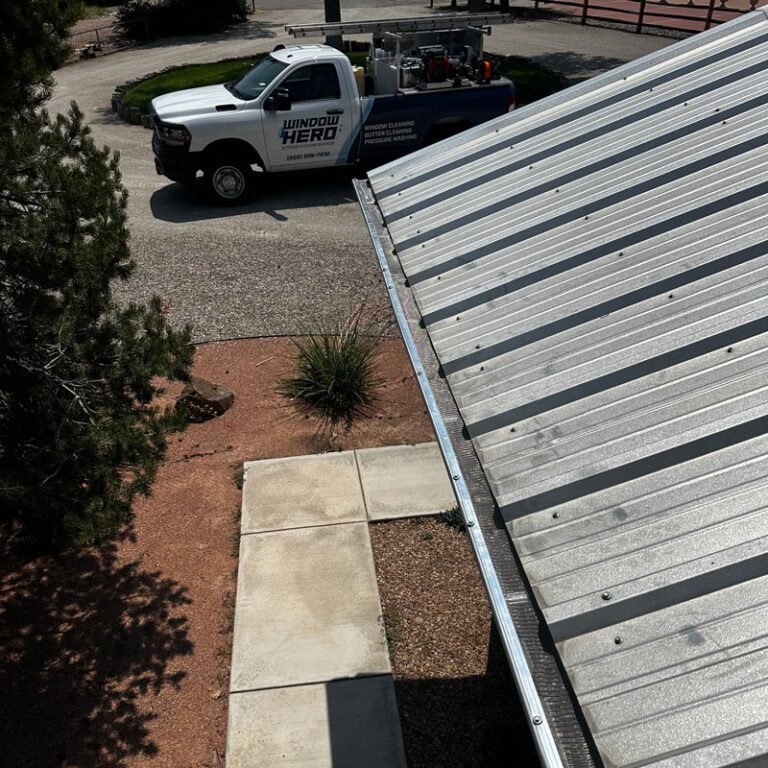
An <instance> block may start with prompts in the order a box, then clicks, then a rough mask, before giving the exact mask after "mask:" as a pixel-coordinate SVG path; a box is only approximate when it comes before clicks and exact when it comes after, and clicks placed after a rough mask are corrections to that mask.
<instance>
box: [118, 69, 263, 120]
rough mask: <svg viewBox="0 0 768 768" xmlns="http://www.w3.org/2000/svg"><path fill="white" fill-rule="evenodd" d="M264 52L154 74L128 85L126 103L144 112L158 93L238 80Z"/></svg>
mask: <svg viewBox="0 0 768 768" xmlns="http://www.w3.org/2000/svg"><path fill="white" fill-rule="evenodd" d="M260 58H261V56H253V57H252V58H249V59H234V60H233V59H230V60H228V61H218V62H215V63H214V64H191V65H188V66H184V67H179V68H178V69H173V70H171V71H170V72H164V73H163V74H162V75H155V76H154V77H150V78H148V79H147V80H143V81H142V82H140V83H138V85H134V86H133V88H129V89H128V90H127V91H126V92H125V93H124V94H123V103H124V104H125V105H126V106H128V107H139V108H141V111H142V112H148V111H149V102H150V101H152V99H154V98H155V96H162V95H163V94H164V93H171V91H181V90H183V89H184V88H197V87H199V86H201V85H214V84H216V83H229V82H231V81H233V80H239V79H240V77H241V76H242V75H243V74H245V73H246V72H247V71H248V70H249V69H250V68H251V67H252V66H253V65H254V64H255V63H256V62H257V61H258V60H259V59H260Z"/></svg>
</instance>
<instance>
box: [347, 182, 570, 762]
mask: <svg viewBox="0 0 768 768" xmlns="http://www.w3.org/2000/svg"><path fill="white" fill-rule="evenodd" d="M353 185H354V188H355V193H356V194H357V198H358V201H359V202H360V207H361V210H362V211H363V217H364V218H365V223H366V226H367V227H368V232H369V233H370V236H371V240H372V242H373V245H374V249H375V251H376V257H377V258H378V261H379V266H380V267H381V271H382V274H383V276H384V282H385V285H386V288H387V292H388V294H389V299H390V302H391V303H392V308H393V310H394V313H395V317H396V319H397V324H398V327H399V328H400V332H401V334H402V336H403V340H404V342H405V346H406V349H407V351H408V357H409V359H410V361H411V365H412V366H413V369H414V371H415V373H416V377H417V380H418V382H419V386H420V388H421V393H422V396H423V397H424V402H425V404H426V406H427V410H428V411H429V416H430V419H431V421H432V425H433V426H434V429H435V434H436V435H437V440H438V443H439V445H440V449H441V452H442V454H443V458H444V460H445V464H446V467H447V469H448V473H449V475H450V477H451V482H452V484H453V488H454V491H455V493H456V498H457V499H458V501H459V506H460V508H461V511H462V515H463V516H464V521H465V523H466V526H467V532H468V534H469V538H470V542H471V544H472V548H473V550H474V552H475V557H476V558H477V562H478V566H479V568H480V573H481V576H482V579H483V583H484V584H485V589H486V592H487V593H488V598H489V600H490V604H491V610H492V612H493V616H494V620H495V622H496V627H497V628H498V631H499V634H500V636H501V640H502V644H503V646H504V652H505V653H506V656H507V661H508V662H509V666H510V668H511V670H512V674H513V678H514V680H515V685H516V687H517V691H518V694H519V696H520V700H521V702H522V705H523V709H524V710H525V713H526V716H527V720H528V726H529V728H530V731H531V734H532V736H533V740H534V743H535V745H536V749H537V751H538V754H539V758H540V759H541V762H542V765H543V766H544V768H563V766H564V763H563V761H562V758H561V756H560V752H559V750H558V747H557V743H556V741H555V738H554V735H553V732H552V728H551V726H550V722H549V719H548V716H547V714H546V710H545V708H544V706H543V704H542V700H541V697H540V696H539V692H538V690H537V688H536V684H535V682H534V679H533V674H532V672H531V668H530V666H529V664H528V661H527V659H526V656H525V653H524V651H523V646H522V644H521V642H520V637H519V635H518V632H517V629H516V627H515V624H514V622H513V620H512V617H511V615H510V611H509V606H508V604H507V600H506V598H505V596H504V591H503V589H502V587H501V583H500V581H499V577H498V575H497V573H496V569H495V566H494V564H493V562H492V560H491V556H490V553H489V550H488V545H487V542H486V539H485V536H484V535H483V531H482V529H481V527H480V526H479V525H477V522H478V521H477V515H476V514H475V508H474V504H473V502H472V498H471V495H470V492H469V489H468V487H467V483H466V481H465V478H464V476H463V473H462V470H461V466H460V465H459V460H458V458H457V456H456V452H455V451H454V449H453V445H452V443H451V440H450V438H449V436H448V431H447V429H446V425H445V422H444V421H443V417H442V415H441V412H440V409H439V408H438V405H437V402H436V400H435V396H434V393H433V392H432V388H431V386H430V384H429V381H428V378H427V374H426V370H425V368H424V365H423V364H422V360H421V357H420V355H419V352H418V350H417V347H416V343H415V340H414V337H413V334H412V332H411V329H410V326H409V323H408V319H407V317H406V314H405V312H404V310H403V306H402V303H401V301H400V297H399V295H398V292H397V288H396V285H395V279H394V277H393V275H392V272H391V270H390V267H389V263H388V260H387V255H386V252H385V250H384V245H383V243H382V240H381V236H380V232H379V227H378V226H377V222H376V217H375V214H374V212H373V210H372V206H371V203H372V201H371V199H370V198H369V197H368V195H367V194H366V185H365V184H364V183H363V182H361V181H359V180H357V179H354V180H353Z"/></svg>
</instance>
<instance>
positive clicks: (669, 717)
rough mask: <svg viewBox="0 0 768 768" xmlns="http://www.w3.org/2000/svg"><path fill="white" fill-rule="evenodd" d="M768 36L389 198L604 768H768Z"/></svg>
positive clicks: (492, 134) (430, 175) (514, 137)
mask: <svg viewBox="0 0 768 768" xmlns="http://www.w3.org/2000/svg"><path fill="white" fill-rule="evenodd" d="M766 70H768V19H766V15H765V13H764V12H763V11H757V12H755V13H752V14H749V15H748V16H745V17H743V18H741V19H737V20H735V21H733V22H730V23H729V24H726V25H723V26H722V27H720V28H718V29H717V30H713V31H711V32H708V33H704V34H702V35H698V36H696V37H695V38H691V39H689V40H686V41H684V42H682V43H678V44H676V45H673V46H670V47H669V48H667V49H665V50H664V51H662V52H661V53H658V54H654V55H652V56H650V57H646V58H644V59H640V60H638V61H636V62H633V63H632V64H630V65H627V66H625V67H621V68H619V69H618V70H614V71H613V72H611V73H608V74H606V75H603V76H601V77H599V78H595V79H594V80H592V81H589V82H588V83H585V84H583V85H581V86H577V87H576V88H573V89H569V91H567V92H563V93H561V94H558V95H557V96H555V97H553V98H550V99H546V100H544V101H542V102H539V103H538V104H534V105H532V106H530V107H528V108H526V109H523V110H519V111H518V112H516V113H514V114H511V115H509V116H505V117H503V118H500V119H498V120H496V121H493V122H491V123H488V124H486V125H484V126H480V127H479V128H477V129H474V130H473V131H470V132H468V133H465V134H462V135H461V136H460V137H458V138H456V139H452V140H450V141H448V142H443V143H442V144H440V145H437V147H435V148H430V149H428V150H426V151H423V152H421V153H417V154H416V155H411V156H409V157H408V158H404V159H402V160H399V161H397V162H395V163H391V164H389V165H387V166H384V167H382V168H380V169H377V170H376V171H374V172H372V173H371V174H370V176H369V178H370V186H371V188H372V190H373V194H374V195H375V198H376V202H377V204H378V206H379V209H380V212H381V214H382V215H383V218H384V221H385V223H386V227H387V230H388V232H389V235H390V237H391V240H392V243H393V245H394V247H395V249H396V251H397V255H398V257H399V260H400V262H401V264H402V267H403V270H404V272H405V275H406V276H407V278H408V282H409V286H410V290H411V291H412V292H413V295H414V297H415V300H416V302H417V305H418V307H419V311H420V312H421V315H422V317H423V320H424V323H425V325H426V328H427V331H428V333H429V336H430V339H431V341H432V345H433V347H434V350H435V353H436V355H437V357H438V359H439V360H440V363H441V364H442V368H443V371H444V372H445V374H446V376H447V380H448V383H449V386H450V388H451V391H452V393H453V396H454V398H455V400H456V403H457V405H458V407H459V411H460V413H461V416H462V418H463V420H464V423H465V425H466V429H467V432H468V434H469V436H470V437H471V439H472V441H473V444H474V446H475V449H476V451H477V454H478V456H479V458H480V461H481V464H482V466H483V469H484V471H485V473H486V476H487V478H488V481H489V483H490V486H491V489H492V491H493V494H494V496H495V499H496V502H497V504H498V506H499V508H500V510H501V512H502V514H503V516H504V520H505V521H506V524H507V528H508V530H509V533H510V536H511V539H512V541H513V542H514V545H515V547H516V549H517V553H518V555H519V557H520V559H521V562H522V565H523V567H524V569H525V571H526V574H527V577H528V579H529V582H530V584H531V586H532V589H533V591H534V594H535V595H536V598H537V600H538V603H539V606H540V608H541V611H542V613H543V616H544V619H545V620H546V622H547V624H548V626H549V629H550V631H551V633H552V635H553V637H554V639H555V640H556V642H557V645H558V649H559V651H560V654H561V658H562V661H563V664H564V666H565V669H566V671H567V674H568V676H569V678H570V680H571V683H572V685H573V688H574V691H575V693H576V696H577V697H578V700H579V703H580V705H581V707H582V709H583V711H584V713H585V716H586V719H587V722H588V724H589V726H590V728H591V731H592V735H593V736H594V738H595V741H596V744H597V747H598V749H599V751H600V753H601V755H602V757H603V759H604V761H605V763H606V764H607V765H611V766H613V765H615V766H633V767H634V766H650V765H652V766H655V767H656V768H662V766H663V768H673V766H674V768H683V767H685V768H688V767H689V766H690V767H691V768H693V766H706V767H707V768H709V767H710V766H711V767H712V768H715V767H716V766H735V765H749V766H758V765H759V766H763V765H768V756H767V755H768V589H767V587H768V577H766V576H765V574H768V461H766V458H767V457H768V397H767V396H766V390H767V389H768V375H767V374H768V365H767V364H768V219H766V216H765V210H766V204H767V203H768V151H766V150H768V130H767V129H768V77H766Z"/></svg>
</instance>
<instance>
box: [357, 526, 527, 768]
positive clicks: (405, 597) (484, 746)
mask: <svg viewBox="0 0 768 768" xmlns="http://www.w3.org/2000/svg"><path fill="white" fill-rule="evenodd" d="M455 520H456V518H454V517H451V518H449V522H448V523H447V522H446V521H445V520H444V519H441V518H438V517H421V518H413V519H409V520H393V521H390V522H385V523H375V524H373V525H371V527H370V530H371V542H372V544H373V555H374V559H375V561H376V576H377V579H378V582H379V595H380V597H381V604H382V610H383V613H384V625H385V627H386V631H387V640H388V643H389V651H390V656H391V658H392V671H393V673H394V678H395V692H396V694H397V703H398V707H399V709H400V722H401V725H402V729H403V740H404V742H405V750H406V757H407V760H408V766H409V768H497V767H498V768H502V766H503V767H504V768H508V766H516V768H537V767H538V765H539V762H538V758H537V756H536V749H535V747H534V746H533V741H532V739H531V735H530V733H529V731H528V725H527V722H526V718H525V715H524V713H523V710H522V708H521V706H520V703H519V701H518V699H517V696H516V694H515V685H514V682H513V680H512V676H511V674H510V671H509V667H508V665H507V660H506V658H505V656H504V650H503V648H502V645H501V641H500V639H499V637H498V634H497V633H496V630H495V629H494V626H493V623H492V619H491V610H490V606H489V604H488V599H487V597H486V594H485V589H484V587H483V584H482V580H481V578H480V572H479V570H478V568H477V565H476V563H475V558H474V554H473V553H472V548H471V545H470V543H469V538H468V537H467V534H466V533H465V532H464V531H463V530H461V529H459V528H458V527H457V526H456V525H455Z"/></svg>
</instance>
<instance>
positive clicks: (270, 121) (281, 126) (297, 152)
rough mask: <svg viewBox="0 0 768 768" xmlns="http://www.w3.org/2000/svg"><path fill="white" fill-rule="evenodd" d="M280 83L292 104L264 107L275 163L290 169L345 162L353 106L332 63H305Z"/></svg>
mask: <svg viewBox="0 0 768 768" xmlns="http://www.w3.org/2000/svg"><path fill="white" fill-rule="evenodd" d="M276 88H285V89H287V90H288V92H289V94H290V99H291V108H290V109H288V110H281V111H278V112H274V111H272V112H270V111H265V112H264V118H263V122H262V125H263V127H264V143H265V145H266V148H267V153H268V154H269V166H270V168H271V169H272V170H280V171H286V170H290V169H293V168H296V169H301V168H313V167H319V166H327V165H336V164H337V163H344V162H346V159H347V157H346V156H347V154H348V152H349V146H350V144H351V141H352V139H351V126H352V115H351V113H352V110H351V109H350V104H349V99H348V98H347V97H346V95H345V94H344V92H343V91H342V88H341V86H340V83H339V74H338V71H337V69H336V66H335V65H334V64H333V63H332V62H324V63H315V64H305V65H304V66H301V67H299V68H298V69H295V70H294V71H293V72H291V73H290V74H289V75H288V76H287V77H285V78H283V80H282V81H281V82H279V83H278V84H277V85H276ZM276 88H275V89H276ZM355 97H356V94H355Z"/></svg>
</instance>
